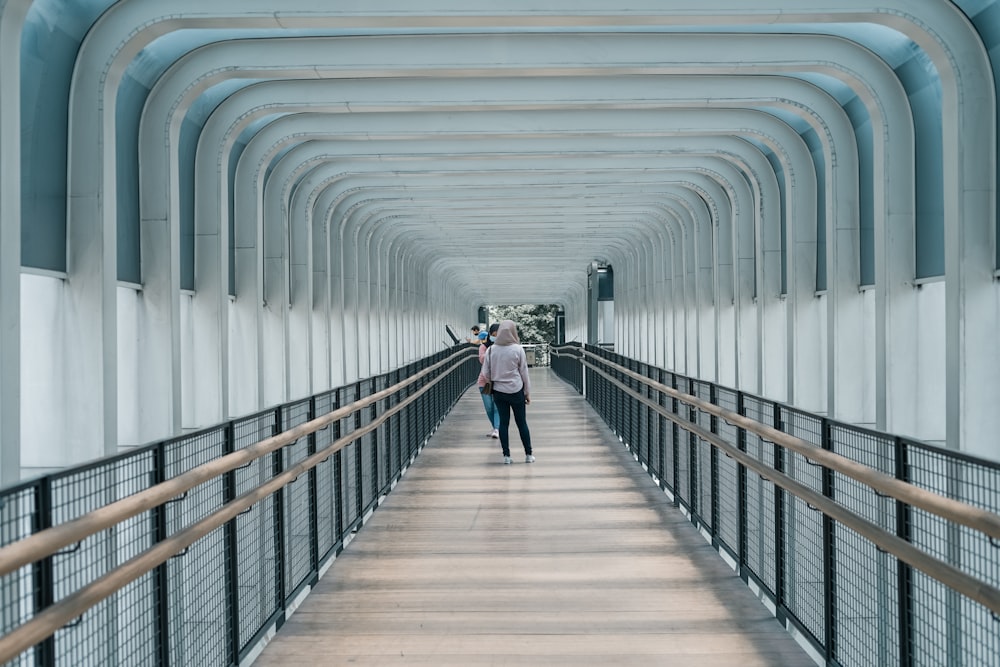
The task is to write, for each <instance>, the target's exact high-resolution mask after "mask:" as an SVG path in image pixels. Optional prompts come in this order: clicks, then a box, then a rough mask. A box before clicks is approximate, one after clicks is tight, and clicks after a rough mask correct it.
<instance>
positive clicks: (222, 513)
mask: <svg viewBox="0 0 1000 667" xmlns="http://www.w3.org/2000/svg"><path fill="white" fill-rule="evenodd" d="M457 356H468V354H467V352H458V353H456V354H453V355H451V356H450V357H448V358H447V359H443V360H442V361H440V362H438V363H437V364H435V365H433V366H431V367H429V368H427V369H425V370H424V371H421V372H420V373H417V374H416V375H412V376H410V378H409V379H408V380H409V381H413V380H416V379H419V378H421V377H423V376H424V375H426V374H427V373H429V372H431V371H433V370H434V369H436V368H439V367H440V366H441V365H442V364H446V363H448V362H449V361H451V360H453V359H455V357H457ZM463 363H465V360H464V359H463V360H460V361H457V362H454V363H453V364H452V365H451V366H450V367H449V368H448V369H447V370H446V371H445V372H444V373H442V374H441V375H440V376H439V377H437V378H434V379H433V380H432V381H431V382H429V383H428V384H427V385H425V386H423V387H421V388H420V389H419V390H417V391H416V392H415V393H414V394H413V395H411V396H408V397H406V398H405V399H404V400H402V401H400V402H399V403H398V404H396V405H394V406H392V407H391V408H389V409H387V410H386V411H385V412H383V413H382V414H381V415H380V416H379V417H378V418H377V419H375V420H373V421H372V422H371V423H370V424H367V425H365V426H364V427H362V428H359V429H357V430H355V431H352V432H351V433H349V434H348V435H346V436H344V437H342V438H340V439H339V440H337V441H335V442H333V443H331V444H330V445H329V446H327V447H325V448H323V449H322V450H320V451H318V452H316V453H315V454H312V455H310V456H309V457H308V458H306V459H303V460H302V461H300V462H299V463H297V464H296V465H294V466H292V467H291V468H289V469H287V470H285V471H283V472H282V473H281V474H279V475H277V476H275V477H273V478H272V479H270V480H268V481H267V482H265V483H263V484H261V485H259V486H257V487H255V488H253V489H250V490H249V491H247V492H245V493H243V494H242V495H240V496H238V497H237V498H234V499H233V500H231V501H230V502H228V503H226V504H225V505H223V506H222V507H220V508H219V509H217V510H215V511H214V512H212V513H211V514H209V515H208V516H206V517H205V518H203V519H202V520H200V521H198V522H197V523H195V524H192V525H191V526H188V527H187V528H185V529H183V530H181V531H179V532H177V533H174V534H173V535H171V536H170V537H168V538H166V539H164V540H162V541H160V542H158V543H157V544H155V545H154V546H152V547H150V548H149V549H147V550H146V551H143V552H142V553H140V554H138V555H136V556H134V557H133V558H131V559H129V560H128V561H126V562H125V563H123V564H121V565H119V566H118V567H116V568H115V569H113V570H111V571H109V572H107V573H105V574H104V575H103V576H101V577H99V578H98V579H95V580H94V581H92V582H91V583H89V584H87V585H86V586H84V587H83V588H81V589H79V590H78V591H75V592H74V593H72V594H70V595H68V596H66V597H65V598H63V599H62V600H60V601H59V602H57V603H55V604H53V605H51V606H50V607H47V608H46V609H44V610H43V611H41V612H39V613H38V614H36V615H35V616H34V617H33V618H32V619H31V620H30V621H27V622H26V623H23V624H22V625H20V626H18V627H17V628H15V629H14V630H12V631H11V632H9V633H8V634H6V635H4V636H2V637H0V663H6V662H7V661H9V660H12V659H13V658H15V657H16V656H18V655H19V654H20V653H22V652H23V651H25V650H27V649H29V648H31V647H32V646H34V645H35V644H38V643H39V642H41V641H43V640H45V639H46V638H48V637H49V636H51V635H52V634H53V633H55V632H56V630H58V629H59V628H61V627H63V626H64V625H66V624H67V623H69V622H70V621H72V620H73V619H74V618H76V617H78V616H80V615H81V614H83V613H84V612H86V611H87V610H88V609H90V608H91V607H93V606H94V605H96V604H98V603H99V602H101V601H102V600H104V599H105V598H107V597H108V596H110V595H113V594H114V593H115V592H116V591H118V590H120V589H121V588H123V587H125V586H127V585H128V584H130V583H131V582H133V581H135V580H136V579H138V578H139V577H141V576H143V575H144V574H146V573H148V572H150V571H152V570H153V569H154V568H156V567H158V566H159V565H162V564H163V563H165V562H166V561H167V560H169V559H170V558H171V557H172V556H174V555H176V554H178V553H180V552H181V551H183V550H184V549H186V548H188V547H189V546H191V545H192V544H194V543H195V542H197V541H198V540H199V539H201V538H202V537H204V536H205V535H207V534H209V533H210V532H212V531H213V530H215V529H216V528H218V527H219V526H222V525H223V524H225V523H226V522H227V521H230V520H231V519H233V518H234V517H236V516H237V515H238V514H239V513H240V512H243V511H244V510H246V509H248V508H250V507H252V506H253V505H254V504H255V503H257V502H259V501H261V500H263V499H265V498H267V497H268V496H269V495H271V494H273V493H275V492H276V491H278V490H279V489H281V488H282V487H284V486H286V485H287V484H290V483H292V482H294V481H295V480H296V479H297V478H298V477H299V476H300V475H302V474H303V473H305V472H308V471H309V470H311V469H312V468H314V467H316V466H317V465H319V464H320V463H322V462H323V461H325V460H326V459H328V458H329V457H330V456H332V455H333V454H335V453H336V452H337V451H339V450H341V449H343V448H344V447H346V446H347V445H348V444H350V443H351V442H354V441H355V440H357V439H358V438H360V437H362V436H363V435H365V434H367V433H370V432H371V431H374V430H375V429H377V428H378V427H379V426H381V425H382V424H383V423H384V422H385V421H386V420H387V419H388V418H389V417H391V416H392V415H394V414H396V413H397V412H400V411H401V410H402V409H403V408H405V407H406V406H408V405H409V404H410V403H413V402H414V401H416V400H417V399H418V398H420V396H422V395H423V394H425V393H426V392H428V391H430V390H431V389H432V388H433V387H434V386H435V385H436V384H438V383H439V382H441V381H442V380H444V379H445V378H446V377H448V373H450V372H451V371H453V370H455V369H456V368H458V367H459V366H461V365H462V364H463ZM407 384H409V382H401V383H398V384H396V385H393V386H392V387H389V388H388V389H385V390H383V391H381V392H378V393H376V394H372V395H371V396H368V397H366V398H365V399H362V400H359V401H356V402H355V403H352V404H351V405H350V406H345V407H344V408H340V409H338V410H335V411H333V412H331V413H329V414H328V415H326V416H325V417H330V416H331V415H334V414H338V413H341V412H342V411H344V410H347V409H348V408H350V410H348V412H347V413H346V414H350V413H351V412H354V411H356V410H359V409H361V408H363V407H366V406H367V405H371V403H373V402H374V400H380V399H379V398H375V397H378V396H381V398H385V397H386V396H388V395H390V394H392V393H394V392H395V391H398V390H399V389H400V388H402V387H404V386H406V385H407ZM373 399H374V400H373ZM342 416H344V415H341V417H342ZM341 417H332V418H331V419H329V420H327V421H326V422H324V423H329V421H333V420H335V419H340V418H341ZM319 421H321V420H318V419H314V420H312V421H310V422H306V423H305V424H301V425H300V426H298V427H296V428H294V429H291V430H289V431H286V432H285V433H282V434H279V435H278V436H274V438H268V439H267V440H262V441H261V443H264V442H270V441H272V440H274V439H275V438H280V437H281V436H283V435H285V434H289V433H292V432H298V431H299V430H300V429H301V428H302V427H304V426H307V425H310V424H314V423H316V422H319ZM321 427H322V424H320V425H317V426H315V428H313V430H316V429H318V428H321ZM299 437H302V436H301V435H299V436H297V437H294V438H292V439H291V440H288V442H294V441H295V440H297V439H298V438H299ZM261 443H258V444H261ZM285 444H287V442H286V443H285ZM255 446H256V445H255ZM273 449H274V448H272V450H273ZM265 453H266V452H265ZM261 456H263V454H261ZM223 458H224V457H223ZM206 465H207V464H206ZM199 467H204V466H199ZM224 472H227V471H224ZM220 474H221V473H220ZM168 499H169V498H168ZM119 502H120V501H119ZM116 504H117V503H116ZM108 507H110V505H109V506H108ZM130 516H134V515H130ZM81 518H82V517H81ZM125 518H128V517H125ZM50 530H52V529H50ZM39 534H41V533H39ZM26 539H29V538H26ZM22 541H24V540H22ZM15 544H17V543H15ZM11 546H14V545H11ZM36 547H37V544H36ZM48 555H51V554H44V555H43V556H42V557H45V556H48Z"/></svg>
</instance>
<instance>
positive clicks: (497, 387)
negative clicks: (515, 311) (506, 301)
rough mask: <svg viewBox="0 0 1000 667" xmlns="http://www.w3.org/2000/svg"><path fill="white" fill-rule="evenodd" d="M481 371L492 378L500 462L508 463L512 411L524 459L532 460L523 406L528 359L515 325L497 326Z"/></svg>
mask: <svg viewBox="0 0 1000 667" xmlns="http://www.w3.org/2000/svg"><path fill="white" fill-rule="evenodd" d="M482 374H483V375H484V376H485V377H486V378H488V379H490V380H492V381H493V402H494V403H496V406H497V410H499V412H500V448H501V449H502V450H503V462H504V463H510V435H509V429H510V413H511V412H513V413H514V422H515V423H516V424H517V433H518V435H520V436H521V444H522V445H523V446H524V462H525V463H534V461H535V456H534V455H533V454H532V451H531V433H530V431H528V419H527V414H526V410H525V408H526V406H528V405H529V404H530V403H531V378H530V377H528V359H527V357H526V356H525V354H524V348H523V347H521V341H520V339H519V338H518V336H517V325H516V324H514V322H513V321H512V320H504V321H503V322H501V323H500V325H499V327H498V328H497V336H496V343H495V344H494V345H493V346H492V347H490V348H489V349H488V350H487V351H486V354H485V355H484V357H483V370H482Z"/></svg>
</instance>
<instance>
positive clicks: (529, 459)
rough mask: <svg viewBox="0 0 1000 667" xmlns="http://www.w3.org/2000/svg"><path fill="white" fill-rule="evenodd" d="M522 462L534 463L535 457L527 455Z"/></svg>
mask: <svg viewBox="0 0 1000 667" xmlns="http://www.w3.org/2000/svg"><path fill="white" fill-rule="evenodd" d="M524 462H525V463H534V462H535V457H534V456H532V455H531V454H528V455H527V456H525V457H524Z"/></svg>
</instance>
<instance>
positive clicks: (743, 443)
mask: <svg viewBox="0 0 1000 667" xmlns="http://www.w3.org/2000/svg"><path fill="white" fill-rule="evenodd" d="M736 412H737V414H739V415H745V414H746V405H745V401H744V397H743V392H742V391H741V392H738V393H737V394H736ZM736 448H737V449H739V450H740V451H741V452H743V453H746V451H747V432H746V429H745V428H742V427H739V428H737V429H736ZM736 471H737V474H736V496H737V499H736V503H737V507H739V511H738V512H737V524H736V532H737V540H738V542H739V544H737V545H736V548H737V549H738V550H739V564H740V575H741V576H742V575H743V572H744V568H745V567H746V564H747V512H748V511H749V508H748V507H747V469H746V466H744V465H743V464H742V463H737V464H736Z"/></svg>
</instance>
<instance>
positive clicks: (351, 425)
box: [339, 385, 361, 527]
mask: <svg viewBox="0 0 1000 667" xmlns="http://www.w3.org/2000/svg"><path fill="white" fill-rule="evenodd" d="M360 398H361V397H360V396H359V392H358V387H357V385H349V386H347V387H342V388H341V389H340V391H339V400H340V404H341V405H348V404H349V403H353V402H355V401H357V400H358V399H360ZM354 430H355V415H351V416H349V417H346V418H344V419H342V420H340V434H341V436H342V437H343V436H347V435H350V434H351V433H353V432H354ZM341 451H342V452H343V456H342V458H341V461H342V465H341V480H340V488H341V493H342V496H341V498H342V500H341V502H342V507H343V508H344V525H345V527H346V526H349V525H352V524H353V523H354V522H355V521H356V520H357V519H358V517H359V509H358V497H359V496H358V493H359V491H358V451H359V445H358V442H357V441H354V442H352V443H351V444H349V445H347V446H346V447H344V449H342V450H341Z"/></svg>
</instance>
